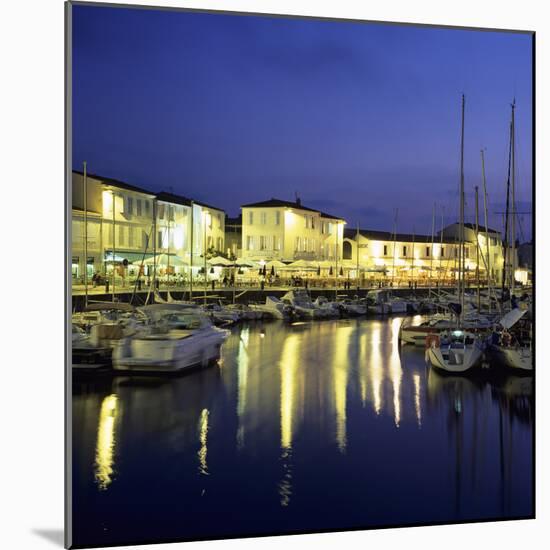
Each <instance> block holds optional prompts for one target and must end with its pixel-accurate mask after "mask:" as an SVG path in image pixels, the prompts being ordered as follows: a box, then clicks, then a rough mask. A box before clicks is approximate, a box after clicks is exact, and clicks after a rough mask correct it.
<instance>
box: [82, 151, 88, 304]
mask: <svg viewBox="0 0 550 550" xmlns="http://www.w3.org/2000/svg"><path fill="white" fill-rule="evenodd" d="M83 164H84V305H85V306H86V307H87V306H88V174H87V168H86V167H87V162H86V161H84V162H83Z"/></svg>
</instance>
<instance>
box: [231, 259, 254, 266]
mask: <svg viewBox="0 0 550 550" xmlns="http://www.w3.org/2000/svg"><path fill="white" fill-rule="evenodd" d="M235 265H236V266H238V267H254V263H253V262H251V261H250V260H242V259H240V260H237V261H236V262H235Z"/></svg>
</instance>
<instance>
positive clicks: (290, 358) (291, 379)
mask: <svg viewBox="0 0 550 550" xmlns="http://www.w3.org/2000/svg"><path fill="white" fill-rule="evenodd" d="M299 344H300V337H299V336H298V335H297V334H290V335H289V336H288V337H287V338H286V339H285V342H284V344H283V351H282V354H281V362H280V374H281V402H280V418H281V447H282V448H283V449H290V448H291V447H292V432H293V422H294V411H295V406H296V403H295V399H296V375H297V368H298V358H299V356H300V353H299V352H300V350H299V347H300V345H299Z"/></svg>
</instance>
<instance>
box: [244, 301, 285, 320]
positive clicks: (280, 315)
mask: <svg viewBox="0 0 550 550" xmlns="http://www.w3.org/2000/svg"><path fill="white" fill-rule="evenodd" d="M248 306H249V307H250V308H251V309H252V310H254V311H257V312H260V313H261V314H262V315H267V316H268V317H272V318H274V319H291V318H292V317H293V316H294V308H293V307H292V306H291V305H290V304H285V303H284V302H283V301H282V300H279V298H277V297H276V296H266V298H265V304H252V303H250V304H248Z"/></svg>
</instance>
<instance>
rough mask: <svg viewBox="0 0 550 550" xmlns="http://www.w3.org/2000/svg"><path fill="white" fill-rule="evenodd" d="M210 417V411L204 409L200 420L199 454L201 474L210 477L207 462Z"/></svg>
mask: <svg viewBox="0 0 550 550" xmlns="http://www.w3.org/2000/svg"><path fill="white" fill-rule="evenodd" d="M208 415H209V412H208V409H203V410H202V411H201V416H200V420H199V441H200V444H201V448H200V449H199V451H198V453H197V455H198V457H199V472H200V473H201V474H203V475H205V476H207V475H209V473H208V463H207V462H206V456H207V454H208V445H207V444H208Z"/></svg>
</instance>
